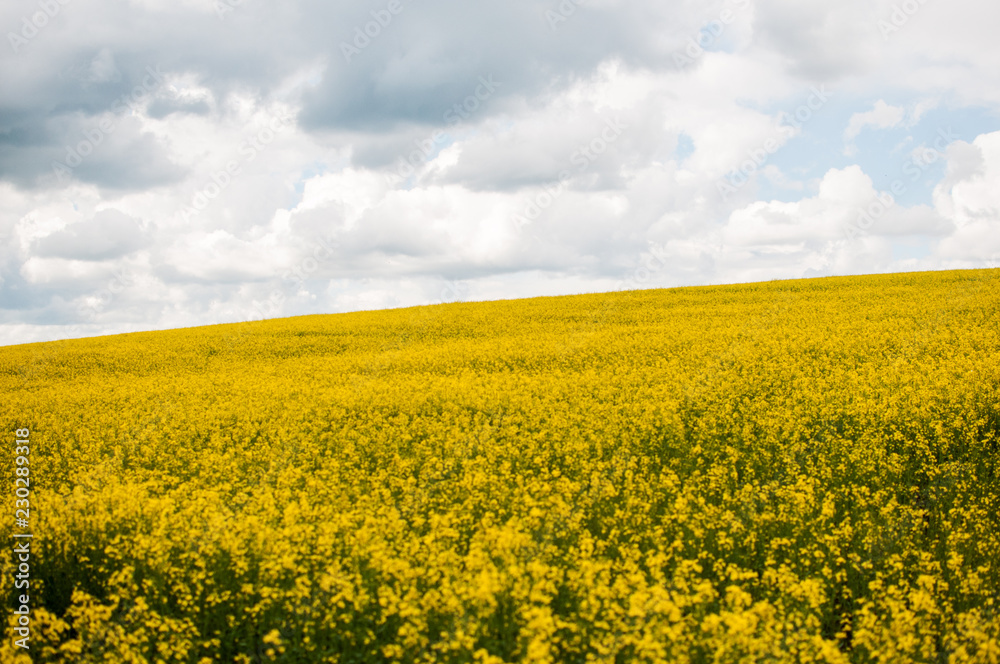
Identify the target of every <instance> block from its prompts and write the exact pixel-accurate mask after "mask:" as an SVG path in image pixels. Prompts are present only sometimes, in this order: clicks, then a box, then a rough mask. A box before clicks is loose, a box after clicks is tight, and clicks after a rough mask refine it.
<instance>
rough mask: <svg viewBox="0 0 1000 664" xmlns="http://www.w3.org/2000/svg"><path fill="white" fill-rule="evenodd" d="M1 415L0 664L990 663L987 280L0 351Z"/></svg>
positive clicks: (745, 288) (294, 324)
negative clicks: (21, 610) (22, 554)
mask: <svg viewBox="0 0 1000 664" xmlns="http://www.w3.org/2000/svg"><path fill="white" fill-rule="evenodd" d="M0 393H2V395H3V396H2V401H0V431H2V432H3V436H4V438H3V440H4V446H5V447H4V449H6V450H7V454H6V456H5V457H3V458H2V459H0V477H2V480H0V491H2V492H3V504H4V505H6V506H7V512H8V513H7V514H6V515H5V516H4V517H3V518H2V519H0V538H2V541H3V542H5V543H7V544H5V546H4V549H5V550H6V551H7V553H5V554H2V555H0V573H2V579H0V581H2V587H3V589H4V598H5V600H4V608H3V611H4V616H3V620H2V621H0V622H2V630H3V633H2V641H0V661H3V662H28V661H31V662H35V663H37V662H82V663H90V662H109V663H112V662H114V663H118V662H191V663H199V664H202V663H204V664H207V663H209V662H245V663H249V662H272V661H274V662H343V663H345V664H346V663H362V662H364V663H367V662H481V663H483V664H501V663H502V662H581V663H583V662H608V663H624V662H763V661H768V662H814V661H815V662H831V663H833V662H837V663H846V662H886V663H889V662H892V663H899V662H942V663H944V662H947V663H954V664H959V663H963V662H983V663H992V664H997V663H998V662H1000V472H998V471H1000V451H998V444H1000V270H980V271H975V270H972V271H952V272H936V273H919V274H895V275H880V276H866V277H849V278H825V279H813V280H799V281H776V282H769V283H758V284H747V285H738V286H724V287H698V288H679V289H670V290H645V291H629V292H617V293H610V294H598V295H582V296H573V297H558V298H537V299H529V300H517V301H502V302H483V303H456V304H448V305H438V306H433V307H419V308H412V309H398V310H391V311H379V312H364V313H354V314H344V315H329V316H307V317H298V318H290V319H282V320H270V321H261V322H250V323H240V324H231V325H217V326H211V327H202V328H192V329H183V330H172V331H166V332H152V333H135V334H126V335H119V336H113V337H101V338H93V339H83V340H74V341H61V342H51V343H43V344H27V345H21V346H9V347H4V348H0ZM18 430H23V433H24V435H28V433H29V432H30V451H29V450H24V454H23V455H21V456H24V459H25V460H24V461H23V462H15V455H16V454H15V447H16V446H17V445H18V443H17V438H18V437H19V436H20V435H21V434H16V433H15V432H17V431H18ZM19 463H21V464H23V465H18V464H19ZM19 468H28V469H30V492H21V493H16V488H15V487H16V486H20V485H17V484H16V482H15V480H16V478H17V477H21V476H26V475H27V474H28V473H29V471H27V470H26V471H19V470H18V469H19ZM22 484H23V483H22ZM25 494H29V495H28V497H27V498H23V499H24V500H27V501H29V503H30V523H25V522H18V521H16V520H15V500H17V499H19V497H21V496H24V495H25ZM22 505H23V503H22ZM26 521H27V520H26ZM28 532H30V534H31V535H32V538H30V540H29V539H28V538H24V537H20V538H19V537H17V535H18V534H19V533H20V534H25V533H28ZM26 541H29V542H30V573H27V576H25V578H26V579H28V577H30V579H28V580H29V581H30V587H28V588H22V589H16V588H15V582H16V581H17V579H18V578H19V577H18V574H19V570H21V572H23V571H24V570H23V568H20V567H19V565H20V564H21V563H20V562H19V559H18V555H19V554H18V553H17V552H16V551H15V549H16V547H17V546H22V548H24V546H25V545H24V544H23V543H24V542H26ZM25 564H29V563H25ZM23 594H27V595H28V597H27V599H28V600H29V601H28V604H27V605H26V606H28V607H29V609H28V610H29V611H30V613H29V614H28V618H27V621H28V622H29V628H24V627H23V626H22V625H23V624H24V622H25V621H24V620H21V622H19V620H20V619H21V618H22V617H23V614H20V615H19V614H18V613H16V612H15V609H17V607H19V606H21V602H22V599H21V595H23ZM18 629H29V630H30V637H29V640H28V641H27V642H26V643H25V642H23V641H22V643H21V645H28V646H29V649H27V650H26V649H24V648H23V647H21V645H16V643H15V641H16V640H17V639H19V638H21V637H20V636H19V634H23V632H18V631H17V630H18Z"/></svg>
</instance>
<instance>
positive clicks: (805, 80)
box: [0, 0, 1000, 344]
mask: <svg viewBox="0 0 1000 664" xmlns="http://www.w3.org/2000/svg"><path fill="white" fill-rule="evenodd" d="M0 25H2V26H3V32H4V33H5V35H6V40H5V41H6V43H4V44H3V45H0V344H15V343H24V342H28V341H38V340H50V339H61V338H71V337H82V336H91V335H96V334H108V333H117V332H125V331H132V330H142V329H162V328H172V327H186V326H191V325H202V324H211V323H222V322H232V321H240V320H251V319H259V318H262V317H263V318H272V317H280V316H290V315H297V314H305V313H320V312H323V313H329V312H345V311H354V310H360V309H376V308H386V307H399V306H409V305H414V304H433V303H438V302H451V301H455V300H485V299H498V298H513V297H526V296H534V295H552V294H571V293H582V292H596V291H610V290H615V289H621V288H649V287H663V286H680V285H697V284H716V283H733V282H746V281H758V280H768V279H775V278H801V277H813V276H824V275H841V274H859V273H873V272H888V271H893V272H894V271H912V270H930V269H946V268H972V267H985V266H998V265H1000V122H998V111H1000V41H998V40H997V37H996V34H995V32H996V26H997V25H1000V5H997V4H996V3H992V2H986V1H985V0H950V1H949V2H944V1H943V0H907V1H906V2H900V0H874V1H873V0H837V1H836V2H834V1H832V0H823V1H817V0H804V1H803V0H726V1H725V2H695V1H694V0H666V1H665V0H657V1H656V2H653V1H650V0H621V1H619V0H562V1H561V2H560V1H559V0H505V1H504V2H468V1H465V2H457V1H455V0H367V1H362V2H359V1H358V0H351V1H350V2H346V1H344V0H334V1H330V0H323V1H321V0H281V1H280V2H279V1H278V0H218V1H217V0H7V1H5V2H4V3H3V4H2V6H0Z"/></svg>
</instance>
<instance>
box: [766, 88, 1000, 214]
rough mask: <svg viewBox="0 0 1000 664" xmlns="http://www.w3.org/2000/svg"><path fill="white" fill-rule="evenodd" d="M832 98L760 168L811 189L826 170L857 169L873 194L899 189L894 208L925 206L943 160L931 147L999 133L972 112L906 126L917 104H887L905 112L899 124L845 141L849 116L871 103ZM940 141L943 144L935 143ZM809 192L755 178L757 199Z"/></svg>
mask: <svg viewBox="0 0 1000 664" xmlns="http://www.w3.org/2000/svg"><path fill="white" fill-rule="evenodd" d="M835 95H836V93H834V96H832V97H831V99H830V101H829V102H827V104H826V105H825V106H824V107H823V108H821V109H820V110H818V111H816V112H815V113H814V114H813V117H812V118H810V119H809V120H808V121H807V122H804V123H802V130H801V132H800V133H799V134H798V135H797V136H795V137H793V138H791V139H790V140H789V141H788V142H787V143H786V144H785V145H784V146H783V147H782V148H781V149H780V150H778V151H777V152H776V153H775V154H773V155H770V156H769V157H768V160H767V162H766V164H765V166H766V165H774V166H776V167H777V168H779V169H780V170H781V172H782V173H783V175H784V176H785V177H786V178H787V180H790V181H798V182H804V183H809V182H812V183H813V184H815V183H816V182H818V181H819V180H820V179H821V178H822V177H823V175H824V174H825V173H826V172H827V171H829V170H830V169H831V168H838V169H843V168H846V167H848V166H850V165H852V164H857V165H858V166H860V167H861V169H862V170H863V171H864V172H865V174H866V175H868V177H870V178H871V180H872V186H873V187H874V188H875V189H876V190H877V191H891V190H892V187H893V184H896V189H897V190H901V193H900V194H898V195H896V196H895V198H896V200H897V202H898V203H900V204H902V205H906V206H912V205H919V204H926V205H929V204H931V202H932V195H933V190H934V187H935V186H936V185H937V183H938V182H940V181H941V179H942V177H943V176H944V171H945V160H944V159H943V158H938V157H937V156H936V155H935V154H934V153H933V152H932V151H933V150H934V149H935V144H936V145H938V146H942V145H945V144H946V143H948V142H951V141H953V140H963V141H967V142H971V141H972V140H974V139H975V138H976V136H979V135H980V134H983V133H988V132H991V131H996V130H997V129H998V128H1000V120H998V117H997V115H996V114H995V113H993V112H991V111H990V110H988V109H984V108H977V107H967V108H957V109H956V108H947V107H938V108H935V109H931V110H928V111H926V112H925V113H923V115H922V116H921V117H920V118H919V120H918V121H917V122H916V123H915V124H913V125H912V126H907V121H908V120H909V115H910V112H911V111H912V108H913V107H914V105H915V103H916V101H917V100H894V99H886V100H885V101H886V103H888V104H890V105H895V106H902V107H903V108H905V109H906V111H907V116H906V117H904V119H903V122H902V123H901V124H900V125H899V126H896V127H892V128H878V127H870V126H869V127H864V128H863V129H862V130H861V131H860V133H859V134H858V136H857V137H856V138H855V139H854V140H853V141H851V140H848V139H847V138H845V136H844V130H845V129H846V128H847V126H848V124H849V123H850V119H851V116H852V115H854V114H855V113H862V112H866V111H869V110H871V108H872V106H874V101H871V100H865V101H864V102H863V103H859V100H857V99H843V100H841V99H837V98H836V96H835ZM942 137H947V140H946V141H941V142H939V138H942ZM848 146H850V149H848ZM921 155H926V158H921ZM942 156H943V155H942ZM808 191H809V188H808V187H806V188H805V189H804V190H800V189H792V188H788V187H786V186H782V185H779V184H775V183H772V182H771V181H769V180H768V179H767V178H765V177H762V176H760V175H758V195H759V198H760V199H762V200H780V201H786V202H787V201H795V200H799V199H800V198H802V197H803V196H804V195H808V193H805V192H808ZM813 191H814V190H813Z"/></svg>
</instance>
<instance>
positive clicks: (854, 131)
mask: <svg viewBox="0 0 1000 664" xmlns="http://www.w3.org/2000/svg"><path fill="white" fill-rule="evenodd" d="M905 116H906V109H904V108H902V107H899V106H890V105H889V104H886V103H885V102H884V101H882V100H881V99H879V100H878V101H877V102H875V107H874V108H872V110H870V111H865V112H864V113H855V114H854V115H852V116H851V120H850V122H848V123H847V128H846V129H845V130H844V139H846V140H848V141H853V140H854V139H855V138H857V137H858V134H860V133H861V131H862V130H863V129H864V128H866V127H875V128H877V129H891V128H892V127H896V126H899V125H900V124H902V122H903V118H904V117H905Z"/></svg>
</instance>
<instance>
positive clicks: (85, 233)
mask: <svg viewBox="0 0 1000 664" xmlns="http://www.w3.org/2000/svg"><path fill="white" fill-rule="evenodd" d="M150 241H151V240H150V237H149V235H148V234H147V233H146V232H145V231H144V230H143V229H142V227H141V226H140V225H139V223H138V222H136V220H135V219H133V218H132V217H130V216H128V215H126V214H124V213H122V212H119V211H118V210H114V209H108V210H102V211H100V212H98V213H97V214H95V215H94V217H93V218H92V219H89V220H87V221H81V222H77V223H75V224H72V225H70V226H67V227H66V228H64V229H62V230H59V231H56V232H55V233H52V234H51V235H47V236H45V237H43V238H40V239H39V240H37V241H36V242H35V243H34V244H33V246H32V253H34V254H35V255H36V256H40V257H44V258H67V259H76V260H86V261H102V260H108V259H112V258H120V257H121V256H124V255H126V254H130V253H132V252H134V251H137V250H139V249H142V248H144V247H146V246H149V244H150Z"/></svg>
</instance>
